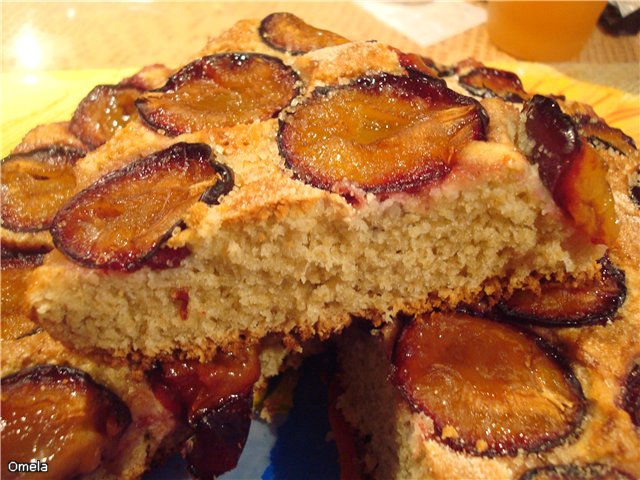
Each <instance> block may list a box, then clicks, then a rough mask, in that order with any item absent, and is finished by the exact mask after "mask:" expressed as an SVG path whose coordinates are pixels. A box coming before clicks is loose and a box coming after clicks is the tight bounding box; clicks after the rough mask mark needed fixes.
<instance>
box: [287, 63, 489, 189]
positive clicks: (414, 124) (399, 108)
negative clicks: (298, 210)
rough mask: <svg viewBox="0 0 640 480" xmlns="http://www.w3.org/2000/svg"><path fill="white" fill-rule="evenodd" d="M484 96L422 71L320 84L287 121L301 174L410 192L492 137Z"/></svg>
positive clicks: (291, 160)
mask: <svg viewBox="0 0 640 480" xmlns="http://www.w3.org/2000/svg"><path fill="white" fill-rule="evenodd" d="M485 115H486V114H485V113H484V110H483V109H482V107H481V106H480V104H479V103H478V102H476V101H475V100H473V99H471V98H469V97H465V96H462V95H459V94H457V93H455V92H453V91H452V90H449V89H448V88H447V87H446V84H445V83H444V82H443V81H441V80H438V79H435V78H432V77H428V76H425V75H422V74H416V75H411V76H409V77H401V76H395V75H386V74H382V75H379V76H376V77H363V78H360V79H358V80H357V81H355V82H354V83H352V84H350V85H347V86H342V87H335V88H329V89H317V90H316V91H315V92H314V95H313V97H312V98H310V99H309V100H307V101H306V102H304V103H302V104H301V105H299V106H297V107H296V108H295V110H294V111H293V112H292V113H291V114H289V115H288V116H287V117H286V118H285V119H284V120H283V121H282V122H281V124H280V131H279V146H280V152H281V155H282V156H283V157H284V158H285V160H286V163H287V165H288V166H289V167H290V168H292V169H293V170H294V172H295V175H296V176H297V178H299V179H301V180H303V181H305V182H307V183H309V184H311V185H313V186H316V187H318V188H323V189H326V190H332V189H334V188H336V186H337V185H340V184H344V183H345V182H346V183H347V184H350V185H354V186H356V187H358V188H361V189H363V190H365V191H371V192H393V191H410V190H413V189H418V188H419V187H421V186H423V185H425V184H428V183H430V182H434V181H436V180H437V179H439V178H442V177H444V176H445V175H446V174H447V173H448V172H449V171H450V170H451V167H452V165H453V164H454V163H455V159H456V154H457V152H458V151H459V150H460V149H461V148H463V147H464V146H465V145H466V144H467V143H469V142H471V141H472V140H482V139H485V138H486V123H487V120H486V116H485Z"/></svg>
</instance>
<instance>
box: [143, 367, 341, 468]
mask: <svg viewBox="0 0 640 480" xmlns="http://www.w3.org/2000/svg"><path fill="white" fill-rule="evenodd" d="M325 371H326V370H325V367H324V364H323V362H322V361H321V360H320V359H318V358H311V359H309V360H307V361H305V363H304V364H303V366H302V367H301V369H300V378H299V381H298V384H297V386H296V389H295V392H294V403H293V405H294V406H293V408H292V409H291V410H290V411H289V414H288V415H287V417H286V418H285V419H284V420H283V421H281V422H280V423H279V424H278V425H269V424H267V423H265V422H262V421H258V420H254V421H253V422H252V423H251V430H250V431H249V439H248V440H247V444H246V446H245V449H244V451H243V452H242V455H241V457H240V461H239V462H238V466H237V467H236V468H235V469H234V470H232V471H231V472H228V473H226V474H224V475H222V476H221V477H219V478H220V480H254V479H255V480H259V479H262V480H288V479H291V480H294V479H295V480H299V479H301V478H304V479H308V480H338V479H339V478H340V470H339V467H338V454H337V451H336V446H335V442H333V441H332V440H330V438H331V437H330V435H329V433H330V432H331V427H330V425H329V419H328V416H327V405H328V403H327V390H328V389H327V384H326V382H325V381H322V378H323V377H326V375H323V373H324V372H325ZM212 454H213V453H212ZM190 478H191V477H190V475H189V474H188V473H187V472H186V466H185V463H184V461H183V460H182V459H181V458H180V457H179V456H177V455H176V456H174V457H172V458H171V459H169V460H168V461H167V462H166V463H165V464H164V465H163V466H162V467H161V468H158V469H156V470H154V471H153V472H150V473H149V474H147V475H146V476H145V480H187V479H190Z"/></svg>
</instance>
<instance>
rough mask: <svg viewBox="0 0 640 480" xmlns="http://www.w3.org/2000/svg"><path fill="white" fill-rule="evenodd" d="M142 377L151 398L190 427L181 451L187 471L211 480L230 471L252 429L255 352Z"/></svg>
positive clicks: (163, 367)
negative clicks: (183, 453)
mask: <svg viewBox="0 0 640 480" xmlns="http://www.w3.org/2000/svg"><path fill="white" fill-rule="evenodd" d="M147 376H148V378H149V380H150V382H151V385H152V388H153V391H154V393H155V395H156V397H157V398H158V399H159V400H160V401H161V402H162V404H163V405H164V406H165V407H166V408H167V409H169V410H170V411H172V412H173V413H174V414H175V415H176V416H178V417H179V418H182V419H183V420H185V421H188V423H189V425H190V427H191V429H192V432H193V436H192V437H191V439H190V440H189V442H188V444H187V448H186V453H185V456H186V459H187V462H188V463H189V470H190V471H191V472H192V473H193V474H194V475H196V476H197V477H199V478H215V477H216V476H217V475H220V474H222V473H224V472H226V471H228V470H230V469H231V468H233V467H235V466H236V464H237V463H238V459H239V458H240V454H241V453H242V450H243V448H244V444H245V442H246V440H247V436H248V434H249V427H250V425H251V403H252V398H253V394H252V392H253V384H254V383H255V382H256V381H257V380H258V378H259V377H260V360H259V357H258V352H257V350H256V349H252V348H246V349H244V350H239V351H237V352H234V353H233V354H231V353H218V355H217V356H216V357H215V358H214V359H213V361H211V362H209V363H199V362H196V361H183V362H180V361H175V362H163V363H158V364H157V365H156V366H155V367H154V368H153V369H152V370H151V371H150V372H149V373H148V375H147Z"/></svg>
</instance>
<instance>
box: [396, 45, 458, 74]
mask: <svg viewBox="0 0 640 480" xmlns="http://www.w3.org/2000/svg"><path fill="white" fill-rule="evenodd" d="M396 52H397V54H398V60H400V65H401V66H403V67H404V68H405V69H406V70H407V72H408V73H409V74H411V72H412V71H413V72H419V73H423V74H425V75H430V76H432V77H448V76H450V75H453V74H454V73H455V69H454V68H453V67H447V66H446V65H442V64H440V63H437V62H435V61H434V60H433V59H431V58H429V57H425V56H424V55H418V54H417V53H405V52H402V51H400V50H397V49H396Z"/></svg>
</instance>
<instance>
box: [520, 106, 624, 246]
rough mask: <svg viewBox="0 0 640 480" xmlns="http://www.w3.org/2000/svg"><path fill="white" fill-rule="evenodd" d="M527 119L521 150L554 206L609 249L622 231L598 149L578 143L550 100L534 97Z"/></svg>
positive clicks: (572, 127) (567, 120)
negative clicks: (620, 230) (536, 168)
mask: <svg viewBox="0 0 640 480" xmlns="http://www.w3.org/2000/svg"><path fill="white" fill-rule="evenodd" d="M523 117H524V128H525V131H526V138H525V139H521V142H520V143H521V147H522V148H523V150H524V152H525V154H526V155H527V157H528V159H529V161H530V162H532V163H533V164H536V165H538V168H539V172H540V178H541V180H542V183H543V184H544V185H545V186H546V187H547V189H548V190H549V192H550V193H551V195H552V197H553V199H554V200H555V202H556V203H557V204H558V206H559V207H560V208H562V209H563V210H564V211H565V212H567V213H568V214H569V216H570V217H571V218H572V219H573V220H574V222H575V224H576V225H577V226H578V227H579V228H580V229H581V230H583V231H584V232H585V233H586V234H587V235H588V237H589V238H590V239H591V241H592V242H594V243H604V244H606V245H611V244H612V243H613V242H614V241H615V239H616V238H617V236H618V231H619V229H620V227H619V225H618V220H617V217H616V213H615V209H614V201H613V194H612V193H611V188H610V187H609V184H608V182H607V176H606V173H607V172H606V168H605V166H604V164H603V162H602V160H601V159H600V157H599V156H598V154H597V152H596V151H595V149H594V148H593V147H591V146H590V145H589V144H587V143H585V142H583V141H582V140H581V139H580V136H579V134H578V131H577V129H576V126H575V124H574V123H573V121H572V119H571V117H569V116H568V115H565V114H564V113H562V110H560V107H559V106H558V103H557V102H556V101H555V100H553V99H551V98H548V97H544V96H541V95H535V96H534V97H533V98H532V99H530V100H528V101H527V102H526V103H525V105H524V107H523Z"/></svg>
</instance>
